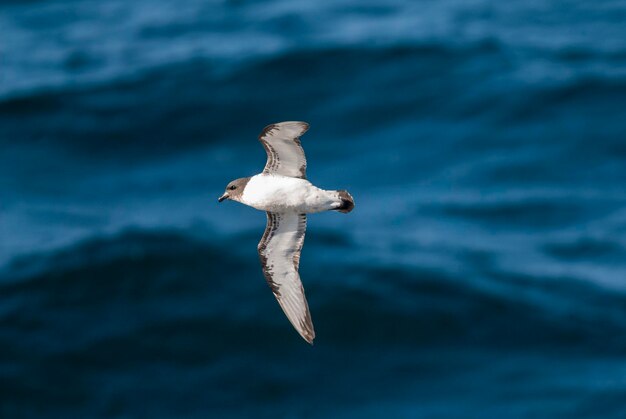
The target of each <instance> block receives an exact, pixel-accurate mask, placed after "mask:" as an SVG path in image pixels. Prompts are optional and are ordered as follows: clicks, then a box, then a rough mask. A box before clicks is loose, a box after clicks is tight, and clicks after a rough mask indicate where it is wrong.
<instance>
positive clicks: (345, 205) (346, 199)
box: [335, 189, 354, 214]
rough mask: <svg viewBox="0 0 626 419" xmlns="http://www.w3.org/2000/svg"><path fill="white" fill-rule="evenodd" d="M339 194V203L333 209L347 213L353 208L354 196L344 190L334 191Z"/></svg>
mask: <svg viewBox="0 0 626 419" xmlns="http://www.w3.org/2000/svg"><path fill="white" fill-rule="evenodd" d="M336 192H337V195H338V196H339V200H340V201H341V205H339V206H338V207H337V208H335V210H337V211H339V212H343V213H344V214H347V213H349V212H350V211H352V210H353V209H354V198H352V195H350V194H349V193H348V191H346V190H343V189H342V190H340V191H336Z"/></svg>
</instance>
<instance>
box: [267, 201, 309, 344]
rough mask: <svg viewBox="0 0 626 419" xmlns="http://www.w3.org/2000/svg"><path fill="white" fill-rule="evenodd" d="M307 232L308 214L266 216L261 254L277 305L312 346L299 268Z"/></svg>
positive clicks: (307, 307)
mask: <svg viewBox="0 0 626 419" xmlns="http://www.w3.org/2000/svg"><path fill="white" fill-rule="evenodd" d="M305 232H306V214H295V213H277V212H268V213H267V226H266V227H265V233H264V234H263V238H262V239H261V241H260V242H259V246H258V250H259V257H260V259H261V266H262V268H263V274H264V275H265V279H266V280H267V282H268V284H269V286H270V288H271V289H272V292H273V293H274V296H276V299H277V300H278V304H280V307H281V308H282V309H283V311H284V312H285V315H287V318H288V319H289V321H290V322H291V324H292V325H293V327H295V328H296V330H297V331H298V333H300V335H301V336H302V337H303V338H304V339H305V340H306V341H307V342H309V343H311V344H312V343H313V339H314V338H315V331H314V330H313V322H312V321H311V313H310V312H309V305H308V304H307V301H306V296H305V295H304V288H303V287H302V282H301V281H300V275H299V273H298V266H299V264H300V252H301V251H302V245H303V243H304V234H305Z"/></svg>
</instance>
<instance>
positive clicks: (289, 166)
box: [259, 121, 309, 179]
mask: <svg viewBox="0 0 626 419" xmlns="http://www.w3.org/2000/svg"><path fill="white" fill-rule="evenodd" d="M308 129H309V124H307V123H306V122H297V121H290V122H280V123H278V124H272V125H268V126H267V127H265V128H264V129H263V132H261V135H259V141H261V144H263V148H265V152H266V153H267V163H266V164H265V169H263V173H266V174H278V175H283V176H290V177H297V178H302V179H306V158H305V157H304V150H303V149H302V145H301V144H300V136H302V134H304V133H305V132H307V130H308Z"/></svg>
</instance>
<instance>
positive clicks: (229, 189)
mask: <svg viewBox="0 0 626 419" xmlns="http://www.w3.org/2000/svg"><path fill="white" fill-rule="evenodd" d="M308 129H309V124H307V123H306V122H298V121H289V122H280V123H278V124H271V125H268V126H267V127H265V129H263V131H262V132H261V135H259V141H261V144H263V148H265V152H266V153H267V163H266V164H265V168H264V169H263V172H262V173H260V174H258V175H254V176H251V177H244V178H240V179H236V180H233V181H232V182H230V183H229V184H228V185H227V186H226V190H225V191H224V195H222V196H221V197H220V198H219V199H218V201H219V202H222V201H223V200H225V199H230V200H233V201H237V202H241V203H242V204H245V205H248V206H251V207H252V208H256V209H258V210H261V211H265V213H266V214H267V225H266V227H265V232H264V233H263V237H262V238H261V241H260V242H259V245H258V247H257V249H258V251H259V258H260V260H261V267H262V269H263V274H264V275H265V279H266V280H267V282H268V284H269V286H270V288H271V289H272V292H273V293H274V296H275V297H276V299H277V300H278V304H280V307H281V308H282V309H283V311H284V312H285V315H286V316H287V318H288V319H289V321H290V322H291V324H292V325H293V327H294V328H295V329H296V330H297V331H298V333H300V336H302V337H303V338H304V339H305V340H306V341H307V342H309V343H310V344H313V339H314V338H315V331H314V330H313V321H312V320H311V313H310V312H309V305H308V304H307V301H306V297H305V295H304V288H303V287H302V282H301V281H300V274H299V273H298V266H299V264H300V252H301V251H302V245H303V244H304V233H305V231H306V215H307V214H311V213H314V212H321V211H339V212H343V213H348V212H350V211H352V209H353V208H354V199H353V198H352V196H351V195H350V194H349V193H348V191H345V190H336V191H333V190H328V191H327V190H324V189H320V188H318V187H316V186H314V185H313V184H312V183H311V182H309V181H308V180H307V179H306V158H305V157H304V150H303V149H302V145H301V144H300V137H301V136H302V134H304V133H305V132H307V130H308Z"/></svg>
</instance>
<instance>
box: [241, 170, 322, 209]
mask: <svg viewBox="0 0 626 419" xmlns="http://www.w3.org/2000/svg"><path fill="white" fill-rule="evenodd" d="M241 202H242V203H243V204H246V205H250V206H251V207H254V208H256V209H259V210H263V211H273V212H290V211H296V212H300V213H309V212H318V211H323V210H327V209H329V208H330V205H331V203H332V202H334V201H333V198H332V197H331V196H330V194H329V193H328V192H327V191H324V190H322V189H319V188H317V187H315V186H313V185H312V184H311V182H309V181H308V180H306V179H300V178H293V177H287V176H280V175H268V174H260V175H256V176H253V177H252V178H250V180H249V181H248V183H247V184H246V187H245V189H244V191H243V194H242V196H241Z"/></svg>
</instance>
